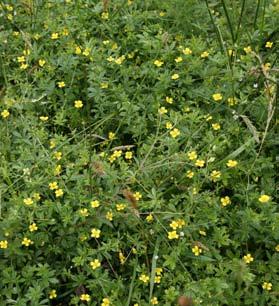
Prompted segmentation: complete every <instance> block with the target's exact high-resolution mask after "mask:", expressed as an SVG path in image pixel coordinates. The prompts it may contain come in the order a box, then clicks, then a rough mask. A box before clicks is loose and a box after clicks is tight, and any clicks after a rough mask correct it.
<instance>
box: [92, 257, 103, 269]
mask: <svg viewBox="0 0 279 306" xmlns="http://www.w3.org/2000/svg"><path fill="white" fill-rule="evenodd" d="M90 266H91V268H92V269H93V270H96V269H97V268H99V267H100V266H101V263H100V261H99V259H94V260H93V261H91V262H90Z"/></svg>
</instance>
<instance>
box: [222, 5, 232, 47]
mask: <svg viewBox="0 0 279 306" xmlns="http://www.w3.org/2000/svg"><path fill="white" fill-rule="evenodd" d="M221 2H222V6H223V9H224V12H225V15H226V19H227V22H228V25H229V30H230V32H231V36H232V42H233V43H235V35H234V31H233V27H232V23H231V19H230V16H229V13H228V10H227V7H226V3H225V1H224V0H222V1H221Z"/></svg>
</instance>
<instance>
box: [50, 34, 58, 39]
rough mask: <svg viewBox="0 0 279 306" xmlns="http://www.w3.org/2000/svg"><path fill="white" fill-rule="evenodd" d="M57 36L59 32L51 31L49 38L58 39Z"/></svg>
mask: <svg viewBox="0 0 279 306" xmlns="http://www.w3.org/2000/svg"><path fill="white" fill-rule="evenodd" d="M58 38H59V34H58V33H52V34H51V39H58Z"/></svg>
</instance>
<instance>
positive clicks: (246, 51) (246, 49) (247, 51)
mask: <svg viewBox="0 0 279 306" xmlns="http://www.w3.org/2000/svg"><path fill="white" fill-rule="evenodd" d="M243 50H244V52H245V53H246V54H248V53H251V52H252V48H251V47H250V46H248V47H245V48H243Z"/></svg>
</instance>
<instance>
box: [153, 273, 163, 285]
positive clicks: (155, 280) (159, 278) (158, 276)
mask: <svg viewBox="0 0 279 306" xmlns="http://www.w3.org/2000/svg"><path fill="white" fill-rule="evenodd" d="M161 278H162V277H161V276H160V275H156V276H155V277H154V283H155V284H160V283H161Z"/></svg>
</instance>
